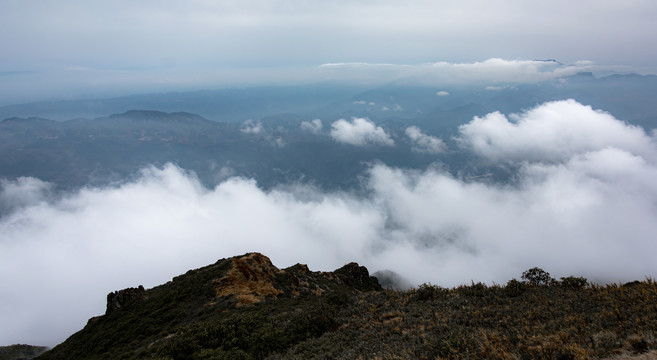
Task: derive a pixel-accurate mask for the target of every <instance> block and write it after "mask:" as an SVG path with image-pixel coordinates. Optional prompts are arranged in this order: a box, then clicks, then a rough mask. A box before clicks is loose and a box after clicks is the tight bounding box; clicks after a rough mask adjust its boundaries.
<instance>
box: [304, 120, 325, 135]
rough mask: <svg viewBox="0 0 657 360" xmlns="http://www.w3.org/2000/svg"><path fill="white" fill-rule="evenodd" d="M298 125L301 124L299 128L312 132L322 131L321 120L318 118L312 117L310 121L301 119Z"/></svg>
mask: <svg viewBox="0 0 657 360" xmlns="http://www.w3.org/2000/svg"><path fill="white" fill-rule="evenodd" d="M300 126H301V130H304V131H309V132H311V133H314V134H317V133H319V132H320V131H322V128H323V124H322V120H320V119H313V120H311V121H302V122H301V125H300Z"/></svg>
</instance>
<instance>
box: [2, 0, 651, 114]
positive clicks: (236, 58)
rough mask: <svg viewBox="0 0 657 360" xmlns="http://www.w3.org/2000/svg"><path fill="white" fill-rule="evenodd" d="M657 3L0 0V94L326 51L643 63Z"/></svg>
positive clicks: (221, 79) (150, 80)
mask: <svg viewBox="0 0 657 360" xmlns="http://www.w3.org/2000/svg"><path fill="white" fill-rule="evenodd" d="M656 16H657V3H656V2H654V1H651V0H628V1H609V0H595V1H593V0H582V1H562V0H556V1H550V2H545V1H541V2H539V1H524V0H504V1H487V0H467V1H440V0H439V1H424V0H420V1H412V2H411V1H396V0H387V1H386V0H383V1H315V0H270V1H262V0H240V1H210V0H207V1H206V0H195V1H185V2H180V1H170V0H159V1H128V0H116V1H75V0H58V1H51V0H44V1H14V0H0V49H2V54H3V56H1V57H0V79H2V81H1V84H0V97H3V99H2V101H1V102H0V103H4V104H6V103H11V102H21V101H29V100H34V99H40V98H49V97H50V98H67V97H68V98H74V97H79V96H93V95H103V94H123V93H130V92H141V91H153V90H158V89H159V90H172V89H194V88H208V87H220V86H234V85H240V84H247V85H248V84H257V83H284V82H303V81H316V80H325V79H327V78H333V77H336V76H337V75H336V73H335V72H332V73H328V74H327V73H326V72H325V71H320V70H318V66H319V65H321V64H325V63H354V62H360V63H377V64H381V63H384V64H397V65H419V64H425V63H434V62H440V61H444V62H448V63H474V62H481V61H485V60H487V59H490V58H502V59H507V60H531V59H548V58H555V59H558V60H559V61H561V62H563V63H566V64H571V63H574V62H575V61H578V60H590V61H593V62H594V63H595V64H599V65H625V66H630V67H631V68H633V69H637V70H639V71H642V69H643V70H645V69H654V67H655V63H656V61H655V60H657V43H656V42H657V40H656V39H655V37H654V36H653V34H655V33H657V22H655V21H654V19H655V18H656ZM320 69H321V68H320ZM649 71H651V70H649Z"/></svg>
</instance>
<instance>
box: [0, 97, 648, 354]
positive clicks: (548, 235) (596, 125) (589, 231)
mask: <svg viewBox="0 0 657 360" xmlns="http://www.w3.org/2000/svg"><path fill="white" fill-rule="evenodd" d="M536 114H542V116H538V115H536ZM565 114H568V116H566V117H567V118H568V119H569V120H564V116H565ZM509 117H510V118H512V119H514V117H512V116H509ZM494 120H495V121H494ZM502 120H505V121H506V122H505V121H502ZM580 121H581V123H579V122H580ZM345 123H347V122H346V121H345ZM574 123H578V124H577V125H576V124H574ZM354 124H357V122H356V121H355V120H354V123H352V124H351V126H352V127H353V126H354ZM370 124H371V123H370ZM347 125H349V123H347ZM372 126H373V125H372ZM335 128H336V127H335V126H333V130H335ZM339 128H340V127H338V129H339ZM537 128H540V129H541V130H540V131H538V130H537ZM530 130H531V131H530ZM585 130H586V131H585ZM534 131H536V134H543V135H544V136H545V138H546V139H551V141H553V142H554V145H553V146H552V147H550V146H548V145H547V144H542V143H541V142H538V139H539V138H540V137H541V136H539V135H536V136H534V137H533V136H532V134H534ZM607 131H613V133H614V134H616V135H617V136H611V135H609V136H607V135H604V134H606V132H607ZM551 134H553V135H551ZM584 134H588V136H584ZM603 135H604V136H603ZM605 136H607V137H605ZM523 137H526V138H523ZM564 137H565V138H567V139H568V141H566V140H565V138H564ZM626 138H627V139H626ZM480 139H488V140H487V141H482V142H479V140H480ZM619 139H620V140H619ZM622 139H625V140H622ZM630 140H633V141H630ZM460 141H461V142H462V144H466V145H467V146H466V147H465V149H471V150H474V151H475V152H476V153H478V154H480V155H481V156H484V157H489V158H490V159H494V160H496V161H504V159H505V158H510V159H511V160H512V161H514V163H515V164H516V165H517V167H518V172H517V174H516V175H515V177H514V181H513V182H512V183H491V182H480V181H464V180H462V179H459V178H457V177H454V176H452V175H451V174H449V173H446V172H441V171H438V170H435V169H428V170H415V171H413V170H403V169H397V168H391V167H388V166H386V165H383V164H379V165H374V166H372V168H371V169H370V170H369V172H368V174H367V179H368V180H367V190H368V191H367V193H368V195H367V196H364V197H361V196H356V195H353V194H348V193H341V192H322V191H320V190H318V189H314V188H312V187H309V186H305V185H296V186H288V187H285V188H280V189H274V190H270V191H264V190H262V189H260V188H259V187H258V186H257V184H256V183H255V182H254V181H253V180H250V179H244V178H230V179H227V180H225V181H224V182H222V183H221V184H219V185H218V186H216V187H215V188H213V189H208V188H205V187H204V186H203V185H201V183H200V182H199V180H198V179H197V178H196V177H195V175H194V174H193V173H189V172H186V171H185V170H183V169H180V168H178V167H176V166H174V165H167V166H165V167H163V168H147V169H145V170H144V171H143V172H142V174H141V176H140V177H138V178H137V179H136V180H134V181H132V182H128V183H125V184H123V185H119V186H113V187H106V188H85V189H81V190H79V191H77V192H74V193H71V194H68V195H67V196H64V197H60V198H58V199H53V198H51V197H49V196H48V195H47V191H44V189H46V188H47V186H46V185H44V184H42V183H39V182H38V181H37V180H34V179H31V180H28V179H23V180H20V181H17V182H3V183H2V190H1V192H0V194H1V195H0V196H1V197H2V198H3V199H5V198H11V199H14V203H15V204H18V205H16V206H14V207H12V209H11V211H10V213H8V214H6V215H5V216H4V217H2V218H0V283H2V284H3V288H2V290H0V304H1V307H0V318H2V319H3V327H2V329H0V343H25V342H28V343H36V344H48V345H53V344H55V343H57V342H59V341H62V340H64V339H65V338H66V337H67V336H69V335H70V334H71V333H73V332H74V331H76V330H78V329H80V328H81V327H82V326H84V324H85V322H86V320H87V319H88V318H89V317H91V316H94V315H98V314H102V313H103V311H104V305H105V304H104V302H105V295H106V293H108V292H110V291H113V290H116V289H121V288H124V287H129V286H136V285H139V284H143V285H144V286H146V287H151V286H154V285H157V284H160V283H163V282H166V281H168V280H169V279H170V278H171V277H173V276H175V275H178V274H180V273H183V272H185V271H186V270H188V269H190V268H195V267H200V266H203V265H206V264H209V263H212V262H214V261H216V260H217V259H219V258H223V257H229V256H233V255H237V254H242V253H245V252H248V251H259V252H262V253H264V254H266V255H268V256H270V257H271V259H272V261H273V262H274V264H275V265H277V266H279V267H286V266H290V265H293V264H294V263H297V262H302V263H307V264H308V265H309V267H310V268H311V269H312V270H333V269H335V268H337V267H340V266H342V265H344V264H345V263H347V262H350V261H358V262H359V263H361V264H362V265H365V266H367V267H368V268H369V269H370V271H372V272H374V271H376V270H384V269H389V270H393V271H395V272H397V273H399V274H401V275H402V276H404V277H406V278H408V279H410V280H411V281H412V282H413V283H414V284H420V283H423V282H431V283H433V284H437V285H442V286H452V285H458V284H462V283H469V282H470V281H471V280H474V281H484V282H488V283H492V282H497V283H505V282H506V281H507V280H509V279H511V278H513V277H516V278H517V277H519V275H520V274H521V272H522V271H523V270H526V269H527V268H529V267H533V266H539V267H541V268H544V269H545V270H547V271H549V272H550V273H552V275H553V276H556V277H559V276H567V275H577V276H586V277H588V278H589V279H591V280H594V281H599V282H611V281H627V280H632V279H643V278H644V276H653V277H654V276H655V275H656V274H657V263H655V261H654V254H655V253H657V243H656V242H655V236H656V235H657V206H656V205H655V204H657V183H656V182H655V181H654V179H655V178H657V165H656V162H655V159H654V158H653V157H652V154H653V153H654V151H656V149H657V146H656V145H655V144H654V143H653V142H651V141H650V139H649V138H647V136H646V135H645V134H644V133H643V132H641V131H640V130H638V129H637V128H633V127H631V126H628V125H626V124H624V123H622V122H620V121H618V120H616V119H613V118H612V117H611V116H610V115H608V114H606V113H603V112H598V111H594V110H592V109H590V108H588V107H586V106H583V105H580V104H578V103H575V102H570V101H568V102H555V103H548V104H544V105H541V106H539V107H538V108H536V109H534V110H530V111H528V112H527V113H525V114H521V115H518V116H517V118H515V123H509V121H508V119H506V118H505V117H503V116H502V115H501V114H489V115H487V116H484V117H483V118H475V119H474V120H473V121H472V122H470V123H469V124H467V125H466V126H464V127H462V128H461V134H460ZM477 144H484V145H485V146H483V145H482V146H479V147H477V146H478V145H477ZM530 144H534V145H533V147H532V146H530ZM577 144H579V146H576V145H577ZM564 149H565V150H564ZM518 153H522V154H524V155H523V156H518V155H517V154H518ZM546 159H547V160H546Z"/></svg>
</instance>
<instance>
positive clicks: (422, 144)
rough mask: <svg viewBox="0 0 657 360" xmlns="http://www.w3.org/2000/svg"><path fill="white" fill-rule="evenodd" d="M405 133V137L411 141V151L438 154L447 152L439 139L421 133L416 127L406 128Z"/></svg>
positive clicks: (445, 146)
mask: <svg viewBox="0 0 657 360" xmlns="http://www.w3.org/2000/svg"><path fill="white" fill-rule="evenodd" d="M405 132H406V136H408V138H409V139H410V140H411V146H412V150H413V151H418V152H423V153H429V154H440V153H442V152H445V150H447V145H445V143H444V142H443V141H442V140H441V139H439V138H437V137H435V136H431V135H427V134H425V133H423V132H422V130H420V128H419V127H417V126H410V127H407V128H406V131H405Z"/></svg>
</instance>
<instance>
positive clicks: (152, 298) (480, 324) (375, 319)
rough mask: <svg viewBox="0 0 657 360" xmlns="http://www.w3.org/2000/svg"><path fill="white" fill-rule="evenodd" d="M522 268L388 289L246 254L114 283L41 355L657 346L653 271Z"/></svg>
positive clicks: (629, 350)
mask: <svg viewBox="0 0 657 360" xmlns="http://www.w3.org/2000/svg"><path fill="white" fill-rule="evenodd" d="M537 274H538V275H541V276H542V275H546V276H547V279H549V280H548V281H547V282H543V281H542V280H541V281H540V282H538V283H537V282H536V281H533V280H535V279H533V278H532V277H531V276H532V275H537ZM524 275H527V276H525V278H527V281H518V280H511V281H509V283H508V284H507V285H506V286H500V285H493V286H487V285H485V284H482V283H472V284H471V285H463V286H459V287H457V288H453V289H445V288H441V287H438V286H432V285H426V284H425V285H422V286H420V287H418V288H417V289H412V290H408V291H391V290H382V289H381V287H380V286H379V285H378V282H377V281H376V280H374V278H371V277H370V276H369V275H368V272H367V270H366V269H365V268H363V267H359V266H358V265H356V264H354V263H352V264H348V265H346V266H345V267H343V268H341V269H338V270H336V271H334V272H332V273H320V272H311V271H309V270H308V268H307V267H306V266H305V265H295V266H293V267H290V268H287V269H284V270H279V269H277V268H275V267H274V266H273V265H272V264H271V263H270V262H269V259H267V258H266V257H264V256H262V255H260V254H247V255H245V256H242V257H235V258H232V259H224V260H220V261H218V262H217V263H216V264H214V265H211V266H207V267H205V268H201V269H197V270H192V271H189V272H187V273H186V274H184V275H181V276H179V277H176V278H174V279H173V281H171V282H169V283H167V284H165V285H161V286H159V287H156V288H153V289H149V290H143V289H126V290H123V291H121V292H115V293H112V294H110V295H109V296H108V300H110V301H109V303H108V311H107V314H106V315H104V316H100V317H97V318H93V319H91V320H90V321H89V323H88V324H87V326H86V327H85V328H84V329H83V330H81V331H80V332H78V333H76V334H74V335H73V336H71V337H70V338H69V339H68V340H67V341H66V342H64V343H62V344H61V345H59V346H57V347H55V348H54V349H53V350H51V351H49V352H47V353H45V354H44V355H42V356H41V357H39V358H40V359H263V358H269V359H309V358H318V359H333V358H340V359H357V358H365V359H374V358H379V359H407V358H417V359H435V358H471V359H484V358H486V359H588V358H605V357H610V356H613V355H618V354H638V353H645V352H647V351H650V350H654V349H657V341H656V340H655V332H656V331H657V282H655V281H653V280H651V279H648V280H645V281H643V282H638V281H637V282H633V283H628V284H625V285H616V284H611V285H606V286H598V285H588V284H587V283H586V280H585V279H582V278H576V277H566V278H562V280H561V281H558V280H554V279H552V278H551V277H549V274H547V272H544V271H543V270H541V269H538V268H535V269H530V271H528V272H526V274H524ZM541 279H542V278H541ZM119 298H120V301H119V300H116V299H119Z"/></svg>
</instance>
